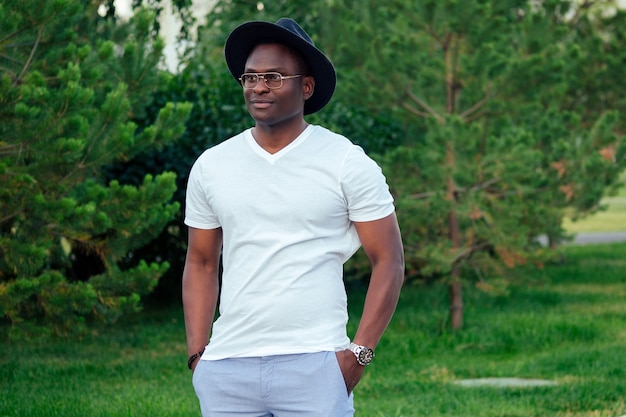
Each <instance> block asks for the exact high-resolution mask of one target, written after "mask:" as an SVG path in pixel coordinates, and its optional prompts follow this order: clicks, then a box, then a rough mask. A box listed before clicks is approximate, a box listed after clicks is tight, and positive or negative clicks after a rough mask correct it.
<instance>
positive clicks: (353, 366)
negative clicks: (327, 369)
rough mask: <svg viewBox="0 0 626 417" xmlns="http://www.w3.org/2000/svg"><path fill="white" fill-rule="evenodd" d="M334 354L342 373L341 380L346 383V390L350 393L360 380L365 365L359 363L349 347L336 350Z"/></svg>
mask: <svg viewBox="0 0 626 417" xmlns="http://www.w3.org/2000/svg"><path fill="white" fill-rule="evenodd" d="M336 355H337V361H338V362H339V368H340V369H341V373H342V374H343V380H344V381H345V383H346V389H347V390H348V394H350V393H351V392H352V390H354V387H356V386H357V384H358V383H359V381H360V380H361V377H362V376H363V371H365V366H363V365H359V363H358V362H357V361H356V357H355V356H354V353H352V351H351V350H349V349H346V350H340V351H339V352H336Z"/></svg>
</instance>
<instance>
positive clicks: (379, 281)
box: [337, 213, 404, 392]
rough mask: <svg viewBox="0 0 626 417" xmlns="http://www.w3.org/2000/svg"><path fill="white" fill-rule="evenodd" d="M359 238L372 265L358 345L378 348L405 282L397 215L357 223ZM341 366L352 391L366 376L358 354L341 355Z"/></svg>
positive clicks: (349, 390)
mask: <svg viewBox="0 0 626 417" xmlns="http://www.w3.org/2000/svg"><path fill="white" fill-rule="evenodd" d="M355 226H356V230H357V232H358V234H359V239H360V240H361V244H362V246H363V249H364V250H365V253H366V254H367V257H368V258H369V260H370V262H371V264H372V275H371V277H370V282H369V286H368V289H367V294H366V296H365V305H364V306H363V315H362V316H361V321H360V322H359V327H358V329H357V332H356V334H355V336H354V343H356V344H359V345H363V346H367V347H369V348H372V349H374V348H376V345H378V342H379V341H380V338H381V337H382V335H383V333H384V331H385V329H386V328H387V325H388V324H389V322H390V321H391V317H392V316H393V313H394V311H395V309H396V305H397V304H398V297H399V296H400V288H401V287H402V283H403V281H404V250H403V247H402V239H401V237H400V228H399V227H398V220H397V218H396V215H395V213H393V214H390V215H389V216H387V217H385V218H383V219H380V220H375V221H371V222H359V223H355ZM337 356H338V359H339V365H340V367H341V370H342V372H343V375H344V379H345V380H346V386H347V388H348V392H351V391H352V390H353V389H354V387H355V386H356V385H357V383H358V382H359V380H360V379H361V376H362V375H363V371H364V368H365V367H364V366H362V365H359V364H358V363H357V361H356V358H355V356H354V354H353V353H352V352H351V351H349V350H345V351H342V352H338V355H337Z"/></svg>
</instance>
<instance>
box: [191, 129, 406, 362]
mask: <svg viewBox="0 0 626 417" xmlns="http://www.w3.org/2000/svg"><path fill="white" fill-rule="evenodd" d="M393 211H394V206H393V198H392V196H391V194H390V193H389V188H388V186H387V184H386V181H385V177H384V176H383V174H382V172H381V169H380V168H379V167H378V165H376V163H375V162H374V161H373V160H372V159H370V158H369V157H368V156H367V155H365V153H364V152H363V150H362V149H361V148H360V147H358V146H356V145H354V144H352V143H351V142H350V141H349V140H348V139H346V138H345V137H343V136H340V135H337V134H335V133H333V132H331V131H329V130H327V129H325V128H323V127H320V126H308V127H307V128H306V129H305V131H304V132H302V134H301V135H300V136H299V137H298V138H296V140H294V141H293V142H292V143H290V144H289V145H288V146H287V147H285V148H283V149H281V150H280V151H279V152H277V153H275V154H270V153H268V152H267V151H265V150H264V149H263V148H261V147H260V146H259V145H258V144H257V143H256V141H255V140H254V138H253V137H252V133H251V129H249V130H246V131H244V132H242V133H241V134H239V135H237V136H234V137H232V138H230V139H228V140H226V141H225V142H222V143H221V144H219V145H217V146H214V147H213V148H210V149H208V150H206V151H205V152H204V153H203V154H202V155H201V156H200V157H199V158H198V160H197V161H196V162H195V164H194V165H193V167H192V169H191V173H190V175H189V182H188V185H187V197H186V211H185V224H186V225H188V226H190V227H194V228H198V229H214V228H218V227H221V228H222V232H223V249H222V251H223V252H222V261H223V269H224V272H223V276H222V287H221V294H220V305H219V316H218V318H217V320H216V321H215V323H214V324H213V328H212V334H211V339H210V341H209V344H208V346H207V348H206V350H205V353H204V355H203V359H222V358H226V357H246V356H266V355H280V354H292V353H307V352H318V351H336V350H340V349H344V348H345V347H347V345H348V343H349V339H348V336H347V334H346V323H347V321H348V313H347V301H346V293H345V289H344V285H343V263H344V262H345V261H346V260H347V259H348V258H349V257H350V256H352V255H353V254H354V252H355V251H356V250H357V249H358V248H359V246H360V242H359V239H358V236H357V234H356V230H355V228H354V225H353V224H352V222H364V221H372V220H377V219H381V218H383V217H386V216H388V215H389V214H391V213H392V212H393Z"/></svg>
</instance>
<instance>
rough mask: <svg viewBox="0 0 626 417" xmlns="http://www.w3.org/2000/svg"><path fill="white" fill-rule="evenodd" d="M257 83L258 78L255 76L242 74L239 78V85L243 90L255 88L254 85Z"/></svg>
mask: <svg viewBox="0 0 626 417" xmlns="http://www.w3.org/2000/svg"><path fill="white" fill-rule="evenodd" d="M258 81H259V77H258V75H256V74H243V75H242V76H241V84H243V86H244V87H245V88H254V87H256V83H257V82H258Z"/></svg>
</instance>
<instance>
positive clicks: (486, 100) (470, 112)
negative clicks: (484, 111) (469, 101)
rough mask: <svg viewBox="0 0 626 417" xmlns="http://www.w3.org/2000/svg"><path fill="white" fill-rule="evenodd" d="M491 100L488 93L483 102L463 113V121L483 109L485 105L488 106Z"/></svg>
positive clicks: (480, 101)
mask: <svg viewBox="0 0 626 417" xmlns="http://www.w3.org/2000/svg"><path fill="white" fill-rule="evenodd" d="M489 99H490V97H489V92H487V94H485V97H483V98H482V99H481V100H479V101H478V102H477V103H476V104H474V105H473V106H472V107H470V108H469V109H467V110H465V111H464V112H463V113H461V117H462V118H463V119H467V117H469V116H470V115H471V114H472V113H474V112H476V111H478V110H479V109H480V108H481V107H483V106H484V105H485V104H487V103H488V102H489Z"/></svg>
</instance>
